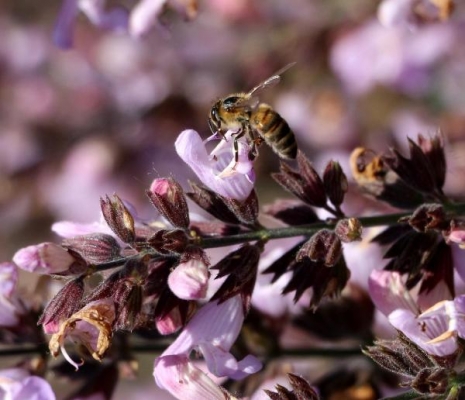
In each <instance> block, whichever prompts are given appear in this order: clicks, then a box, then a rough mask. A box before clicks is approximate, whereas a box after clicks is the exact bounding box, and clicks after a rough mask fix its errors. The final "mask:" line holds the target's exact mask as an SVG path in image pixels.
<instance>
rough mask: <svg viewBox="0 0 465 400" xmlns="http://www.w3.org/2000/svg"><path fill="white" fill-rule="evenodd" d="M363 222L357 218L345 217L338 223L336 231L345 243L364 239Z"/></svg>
mask: <svg viewBox="0 0 465 400" xmlns="http://www.w3.org/2000/svg"><path fill="white" fill-rule="evenodd" d="M362 230H363V227H362V224H361V223H360V221H359V220H358V219H357V218H344V219H341V220H340V221H339V222H338V223H337V224H336V228H335V229H334V232H335V233H336V235H337V236H338V238H339V239H341V241H343V242H344V243H350V242H355V241H358V240H362Z"/></svg>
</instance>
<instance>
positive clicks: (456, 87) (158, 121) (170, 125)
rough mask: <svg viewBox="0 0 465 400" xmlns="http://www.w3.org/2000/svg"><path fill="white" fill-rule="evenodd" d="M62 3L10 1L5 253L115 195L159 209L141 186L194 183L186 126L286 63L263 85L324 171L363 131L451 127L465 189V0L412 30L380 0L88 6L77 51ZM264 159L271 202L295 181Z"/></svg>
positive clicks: (1, 228) (202, 120) (375, 134)
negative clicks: (143, 14) (138, 32)
mask: <svg viewBox="0 0 465 400" xmlns="http://www.w3.org/2000/svg"><path fill="white" fill-rule="evenodd" d="M112 3H115V2H109V5H111V4H112ZM119 4H125V5H126V6H127V7H129V8H130V7H133V6H134V2H131V0H128V1H121V2H119ZM61 5H62V3H61V1H59V0H44V1H41V2H37V1H31V0H2V1H1V2H0V260H10V259H11V257H12V256H13V254H14V252H15V251H16V250H17V249H18V248H20V247H23V246H26V245H30V244H34V243H39V242H44V241H47V240H53V239H54V236H53V234H52V232H51V231H50V226H51V224H52V223H53V222H55V221H60V220H69V221H78V222H92V221H95V220H97V219H98V218H99V197H100V196H103V195H105V194H112V193H117V194H118V195H119V196H120V197H121V198H123V199H125V200H127V201H129V202H130V203H132V204H133V205H134V206H135V207H136V209H137V210H138V213H139V215H141V216H142V217H144V218H149V217H150V216H151V215H153V214H154V210H153V208H152V207H151V206H150V205H149V203H148V201H147V199H146V198H145V194H144V191H145V189H146V188H148V186H149V185H150V182H151V181H152V180H153V179H154V178H156V177H159V176H172V177H174V178H175V179H177V180H178V181H180V182H181V184H182V185H184V186H185V187H187V179H191V178H193V174H192V173H191V172H190V171H189V169H188V167H187V166H185V165H184V164H183V163H182V161H180V159H179V158H178V156H177V155H176V153H175V150H174V146H173V144H174V141H175V138H176V137H177V135H178V134H179V133H180V132H181V131H182V130H184V129H187V128H193V129H195V130H197V131H198V132H200V134H201V135H202V136H203V137H205V138H206V137H207V136H209V135H210V132H209V128H208V124H207V116H208V112H209V109H210V107H211V106H212V104H213V103H214V101H215V100H216V99H218V98H220V97H223V96H225V95H227V94H229V93H233V92H237V91H248V90H249V89H251V88H252V87H254V86H255V85H257V84H258V83H259V82H261V81H263V80H264V79H266V78H268V77H269V76H270V75H272V74H273V73H274V72H276V71H277V70H279V69H280V68H282V67H283V66H285V65H287V64H288V63H291V62H296V65H295V66H293V67H292V68H291V69H290V70H288V71H287V72H286V73H285V74H284V75H283V79H282V82H281V83H280V85H278V86H275V87H273V88H272V89H269V90H268V91H266V92H265V93H263V95H262V97H261V100H263V101H265V102H267V103H269V104H271V105H272V106H273V107H274V108H275V109H276V110H277V111H278V112H279V113H280V114H281V115H282V116H283V117H284V118H285V119H286V120H287V121H288V123H289V125H290V126H291V128H292V129H293V131H294V132H295V135H296V138H297V141H298V143H299V147H300V148H301V149H302V150H303V151H304V152H305V153H306V154H307V155H308V156H309V157H310V158H311V160H312V161H313V162H314V164H315V166H316V168H317V169H318V170H320V171H321V170H322V169H323V168H324V166H325V165H326V163H327V162H328V161H329V160H330V159H335V160H338V161H339V162H340V163H341V164H342V166H343V167H344V169H345V171H346V173H347V174H348V175H350V173H349V169H348V158H349V154H350V152H351V150H352V149H353V148H355V147H356V146H359V145H364V146H366V147H370V148H373V149H374V150H376V151H383V150H386V149H387V148H388V147H390V146H396V147H399V148H401V149H402V150H403V151H404V152H405V150H406V140H405V138H406V137H407V136H409V137H412V138H416V136H417V134H418V133H422V134H425V135H432V134H434V133H436V132H438V131H440V132H442V133H443V135H444V137H445V139H446V143H447V144H446V148H447V153H448V162H449V175H448V179H447V183H446V188H445V190H446V192H447V193H449V194H452V195H453V196H456V197H459V196H461V195H463V193H464V190H465V179H464V177H465V68H464V65H465V42H464V40H463V37H464V33H465V32H464V31H465V10H464V8H465V7H464V6H463V4H456V8H455V11H454V12H453V14H452V15H451V16H450V19H448V20H447V21H445V22H444V23H438V24H425V25H424V26H420V27H417V28H415V29H406V28H405V27H391V28H386V27H383V26H382V25H381V24H380V23H379V21H378V20H377V18H376V13H377V8H378V5H379V2H374V1H370V0H351V1H345V0H325V1H317V0H286V1H282V0H235V1H231V0H199V2H198V15H197V17H196V18H195V19H193V20H191V21H185V20H184V18H183V16H182V15H181V14H179V13H177V12H176V11H175V10H174V9H171V8H170V7H169V4H167V6H168V7H167V10H166V11H165V12H163V14H162V15H161V16H160V21H159V23H158V24H157V26H156V27H155V28H154V29H152V30H151V31H150V32H149V33H148V34H147V35H145V36H144V37H143V38H139V39H135V38H132V37H130V36H129V35H125V34H116V33H111V32H107V31H104V30H101V29H99V28H96V27H95V26H93V25H92V24H91V23H90V22H89V20H88V19H87V18H86V17H85V16H83V15H80V16H79V17H78V18H77V21H76V24H75V27H74V46H73V47H72V48H71V49H68V50H63V49H60V48H58V47H57V46H55V45H54V43H53V42H52V30H53V26H54V24H55V21H56V18H57V16H58V14H59V10H60V7H61ZM256 166H257V172H258V180H257V185H258V194H259V197H260V200H261V201H262V204H265V203H267V202H272V201H273V200H274V199H275V198H276V197H279V196H281V195H282V196H286V194H285V193H284V192H282V191H281V189H280V188H279V187H278V185H277V184H276V183H274V182H273V181H272V180H271V178H270V176H269V173H270V172H272V171H276V170H277V169H278V167H279V159H278V157H277V156H276V155H274V154H273V153H272V152H271V150H270V149H268V148H266V147H265V146H263V147H262V148H261V149H260V157H259V158H258V160H257V162H256ZM362 211H363V210H362V209H360V210H359V212H362ZM149 363H151V361H149ZM146 372H148V375H150V374H151V371H150V370H147V371H146ZM147 379H148V380H149V385H150V389H149V390H154V387H153V381H152V379H151V378H150V377H147ZM121 390H123V391H124V390H126V389H124V388H123V389H121ZM127 390H128V393H129V392H131V390H132V389H131V386H129V389H127ZM120 393H123V392H120ZM120 395H121V394H120ZM121 396H123V395H121ZM121 398H122V397H121ZM134 398H135V397H134ZM141 398H143V397H141ZM158 398H161V397H158ZM167 398H168V397H167Z"/></svg>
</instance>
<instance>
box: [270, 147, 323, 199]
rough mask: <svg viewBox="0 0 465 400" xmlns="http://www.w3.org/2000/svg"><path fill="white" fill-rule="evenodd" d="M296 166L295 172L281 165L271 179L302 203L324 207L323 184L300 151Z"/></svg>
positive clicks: (285, 165)
mask: <svg viewBox="0 0 465 400" xmlns="http://www.w3.org/2000/svg"><path fill="white" fill-rule="evenodd" d="M297 164H298V170H297V171H295V170H293V169H292V168H290V167H289V166H288V165H287V164H284V163H281V168H280V170H281V171H280V172H278V173H275V174H272V177H273V178H274V180H275V181H276V182H278V183H279V184H280V185H281V186H282V187H283V188H284V189H286V190H287V191H288V192H290V193H292V194H293V195H294V196H296V197H298V198H299V199H300V200H302V201H303V202H304V203H307V204H310V205H311V206H315V207H325V206H326V201H327V198H326V192H325V186H324V183H323V181H322V180H321V178H320V176H319V175H318V173H317V172H316V171H315V169H314V168H313V167H312V164H311V163H310V161H309V160H308V159H307V158H306V157H305V156H304V154H303V153H302V152H301V151H300V150H299V151H298V153H297Z"/></svg>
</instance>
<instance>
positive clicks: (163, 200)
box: [146, 178, 189, 228]
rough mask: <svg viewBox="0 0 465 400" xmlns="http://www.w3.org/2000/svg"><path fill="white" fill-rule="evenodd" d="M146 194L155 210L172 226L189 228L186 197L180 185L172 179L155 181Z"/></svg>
mask: <svg viewBox="0 0 465 400" xmlns="http://www.w3.org/2000/svg"><path fill="white" fill-rule="evenodd" d="M146 193H147V196H148V197H149V199H150V201H151V202H152V204H153V205H154V206H155V208H156V209H157V210H158V211H159V212H160V214H161V215H163V216H164V217H165V218H166V219H167V220H168V221H169V222H170V223H171V224H172V225H173V226H176V227H179V228H187V227H188V226H189V208H188V207H187V201H186V197H185V196H184V191H183V190H182V187H181V185H180V184H179V183H177V182H176V181H175V180H174V179H172V178H159V179H155V180H154V181H153V182H152V185H151V186H150V189H149V190H147V192H146Z"/></svg>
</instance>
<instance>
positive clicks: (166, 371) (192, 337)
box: [153, 296, 261, 399]
mask: <svg viewBox="0 0 465 400" xmlns="http://www.w3.org/2000/svg"><path fill="white" fill-rule="evenodd" d="M243 322H244V314H243V308H242V301H241V299H240V296H235V297H233V298H231V299H228V300H226V301H224V302H223V303H220V304H218V302H210V303H207V304H206V305H205V306H203V307H202V308H201V309H200V310H199V311H198V312H197V313H196V314H195V315H194V317H193V318H192V319H191V320H190V321H189V322H188V324H187V325H186V326H185V328H184V329H183V331H182V332H181V334H180V335H179V336H178V337H177V339H176V340H175V341H174V342H173V343H172V344H171V345H170V346H169V347H168V348H167V349H166V350H165V351H164V352H163V354H162V355H161V356H160V357H158V358H157V359H156V360H155V368H154V373H153V374H154V377H155V381H156V383H157V385H158V386H159V387H161V388H163V389H166V390H168V391H169V392H170V393H171V394H173V395H175V396H178V397H179V398H182V399H187V398H192V399H196V398H199V397H189V393H191V391H192V390H193V387H192V385H193V384H194V385H195V382H196V380H194V381H193V380H192V379H191V378H192V377H193V376H198V377H201V380H200V381H199V385H201V386H202V387H203V386H208V387H211V384H210V383H209V382H208V381H206V380H205V377H204V376H203V375H202V374H203V373H202V372H201V371H200V370H199V369H198V368H196V367H194V366H193V364H191V362H190V361H189V359H188V357H189V354H190V352H191V351H192V350H194V349H197V350H198V351H200V352H201V353H202V354H203V357H204V359H205V361H206V363H207V366H208V369H209V371H210V372H212V373H213V374H214V375H215V376H228V377H230V378H233V379H242V378H244V377H246V376H247V375H249V374H252V373H255V372H257V371H258V370H260V369H261V363H260V362H259V361H258V360H257V359H256V358H255V357H254V356H252V355H248V356H246V357H245V358H244V359H242V360H241V361H237V360H236V359H235V358H234V356H233V355H232V354H231V353H230V352H229V349H230V348H231V346H232V345H233V344H234V342H235V341H236V339H237V336H238V335H239V332H240V329H241V327H242V323H243ZM173 374H175V375H174V376H175V377H176V379H173ZM196 390H201V388H196ZM205 390H206V389H205Z"/></svg>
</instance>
